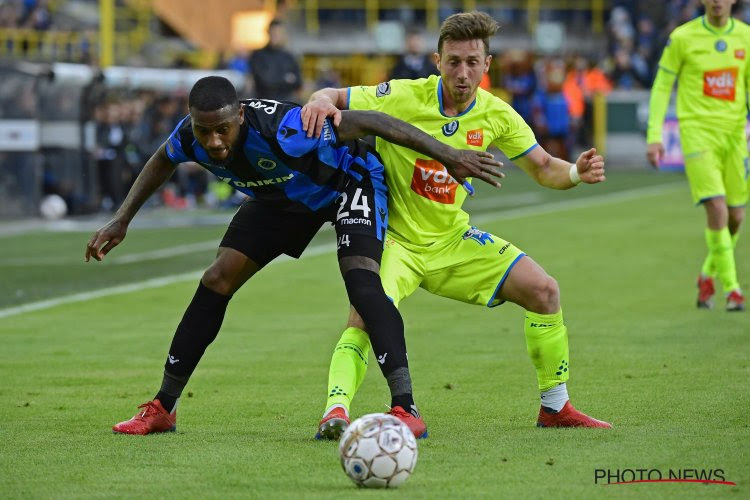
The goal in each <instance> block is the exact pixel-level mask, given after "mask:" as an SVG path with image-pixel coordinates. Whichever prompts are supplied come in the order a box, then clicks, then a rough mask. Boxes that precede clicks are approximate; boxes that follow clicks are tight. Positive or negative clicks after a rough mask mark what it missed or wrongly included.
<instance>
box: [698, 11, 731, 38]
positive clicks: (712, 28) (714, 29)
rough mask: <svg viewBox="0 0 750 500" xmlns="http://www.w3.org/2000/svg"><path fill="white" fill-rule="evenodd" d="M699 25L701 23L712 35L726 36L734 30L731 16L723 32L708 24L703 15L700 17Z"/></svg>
mask: <svg viewBox="0 0 750 500" xmlns="http://www.w3.org/2000/svg"><path fill="white" fill-rule="evenodd" d="M701 23H703V27H704V28H706V29H707V30H708V31H710V32H711V33H713V34H714V35H728V34H729V33H730V32H731V31H732V30H733V29H734V18H733V17H732V16H729V22H727V25H726V26H725V27H724V31H719V29H718V28H716V27H714V26H711V25H710V24H708V21H706V15H705V14H704V15H703V16H701Z"/></svg>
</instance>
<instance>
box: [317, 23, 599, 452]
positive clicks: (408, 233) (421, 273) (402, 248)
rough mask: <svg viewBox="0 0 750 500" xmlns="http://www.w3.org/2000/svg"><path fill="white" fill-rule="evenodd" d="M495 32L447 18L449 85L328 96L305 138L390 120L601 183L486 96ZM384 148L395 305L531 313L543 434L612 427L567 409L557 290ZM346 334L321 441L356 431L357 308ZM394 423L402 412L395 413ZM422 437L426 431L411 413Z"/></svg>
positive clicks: (434, 171) (457, 196)
mask: <svg viewBox="0 0 750 500" xmlns="http://www.w3.org/2000/svg"><path fill="white" fill-rule="evenodd" d="M496 30H497V24H496V23H495V21H494V20H493V19H492V18H491V17H489V16H488V15H486V14H483V13H479V12H472V13H461V14H455V15H452V16H450V17H449V18H447V19H446V20H445V22H444V23H443V25H442V27H441V29H440V38H439V41H438V53H437V54H435V60H436V63H437V66H438V69H439V70H440V74H441V75H440V77H438V76H431V77H429V78H426V79H419V80H392V81H390V82H388V83H381V84H380V85H377V86H373V87H351V88H348V89H346V88H344V89H330V88H329V89H323V90H320V91H318V92H316V93H314V94H313V95H312V96H311V97H310V101H309V102H308V103H307V105H306V106H305V107H304V108H303V114H302V117H303V127H304V128H305V130H307V133H308V134H315V135H317V134H318V133H319V132H320V128H321V126H322V124H323V120H324V118H326V117H333V120H334V123H337V121H338V120H339V118H340V111H339V109H347V108H349V109H359V110H378V111H383V112H386V113H389V114H392V115H394V116H397V117H399V118H401V119H402V120H404V121H406V122H408V123H411V124H412V125H414V126H416V127H417V128H420V129H422V130H424V131H425V132H427V133H428V134H432V135H433V137H435V138H437V139H438V140H440V141H442V142H444V143H446V144H449V145H451V146H454V147H457V148H471V149H476V150H482V151H484V150H486V149H487V148H488V147H489V146H490V145H494V146H496V147H498V148H499V149H501V150H502V151H503V152H504V153H505V154H506V155H507V156H508V157H509V158H510V159H511V160H513V161H514V162H515V163H516V164H518V165H519V166H520V167H521V168H522V169H523V170H524V171H525V172H526V173H527V174H528V175H530V176H531V177H532V178H533V179H534V180H535V181H536V182H538V183H539V184H541V185H542V186H545V187H549V188H554V189H569V188H572V187H573V186H575V185H577V184H578V183H580V182H586V183H589V184H594V183H597V182H601V181H603V180H604V159H603V158H602V157H601V156H599V155H597V154H596V151H595V150H594V149H591V150H589V151H586V152H585V153H583V154H581V156H580V157H579V158H578V160H577V162H576V164H570V163H569V162H567V161H564V160H561V159H559V158H553V157H552V156H550V155H549V154H548V153H547V152H546V151H544V149H542V148H541V147H540V146H539V145H538V144H537V141H536V139H535V137H534V134H533V132H532V131H531V129H530V128H529V126H528V125H527V124H526V123H525V122H524V121H523V119H522V118H521V117H520V116H519V115H518V114H517V113H516V112H515V111H514V110H513V109H512V108H511V107H510V106H509V105H508V104H506V103H505V102H503V101H502V100H500V99H499V98H497V97H495V96H493V95H492V94H490V93H488V92H485V91H484V90H481V89H479V82H480V81H481V79H482V76H483V75H484V74H485V73H486V72H487V71H488V69H489V65H490V61H491V60H492V56H490V55H489V38H490V37H491V36H492V35H493V34H494V33H495V31H496ZM376 148H377V150H378V152H379V153H380V155H381V156H382V157H383V162H384V164H385V167H386V182H387V184H388V189H389V195H390V196H389V208H390V210H389V211H390V219H389V224H388V235H387V237H386V241H385V250H384V254H383V261H382V267H381V279H382V282H383V286H384V288H385V291H386V293H387V295H388V296H389V297H391V298H392V299H393V301H394V303H395V304H396V305H398V304H399V303H400V302H401V300H402V299H404V298H406V297H408V296H409V295H411V294H412V293H413V292H414V291H415V290H416V289H417V287H422V288H423V289H425V290H427V291H429V292H431V293H434V294H436V295H440V296H443V297H448V298H452V299H455V300H459V301H462V302H467V303H470V304H477V305H482V306H487V307H494V306H497V305H500V304H502V303H503V302H505V301H510V302H514V303H516V304H518V305H520V306H521V307H523V308H524V309H525V310H526V319H525V323H524V332H525V335H526V344H527V348H528V352H529V355H530V356H531V359H532V362H533V364H534V366H535V368H536V373H537V381H538V386H539V390H540V392H541V401H542V402H541V408H540V411H539V415H538V420H537V425H539V426H541V427H569V426H582V427H611V425H610V424H608V423H606V422H602V421H599V420H596V419H593V418H591V417H589V416H587V415H585V414H583V413H581V412H579V411H577V410H576V409H575V408H574V407H573V406H572V405H571V404H570V402H569V401H568V393H567V386H566V381H567V380H568V376H569V373H570V372H569V357H568V332H567V329H566V327H565V324H564V322H563V316H562V311H561V309H560V294H559V289H558V286H557V282H556V281H555V280H554V279H553V278H552V277H550V276H549V275H547V273H546V272H545V271H544V269H542V268H541V267H540V266H539V265H538V264H537V263H536V262H534V261H533V260H532V259H531V258H530V257H528V256H526V255H525V254H524V253H523V252H522V251H521V250H520V249H519V248H517V247H516V246H514V245H513V244H511V243H509V242H507V241H505V240H503V239H502V238H500V237H498V236H496V235H494V234H490V233H486V232H484V231H481V230H480V229H477V228H476V227H474V226H472V225H471V224H470V223H469V215H468V214H467V213H466V212H464V211H463V210H462V209H461V205H462V203H463V202H464V200H465V198H466V196H467V194H466V192H464V190H463V189H459V183H458V182H457V181H456V180H455V179H453V178H452V177H451V176H450V175H449V174H448V173H447V172H446V170H445V168H443V166H442V165H441V164H440V163H438V162H437V161H435V160H432V159H430V158H425V157H423V156H421V155H418V154H414V153H412V152H411V151H409V150H407V149H404V148H401V147H399V146H395V145H393V144H390V143H388V142H385V141H381V140H379V139H378V140H377V143H376ZM347 326H348V328H347V329H346V330H345V331H344V333H343V335H342V337H341V339H340V341H339V342H338V344H337V346H336V348H335V350H334V353H333V358H332V360H331V367H330V372H329V385H328V401H327V405H326V410H325V412H324V416H323V419H322V420H321V422H320V424H319V437H323V438H328V439H334V438H337V437H338V436H339V435H340V433H341V432H342V431H343V429H345V428H346V426H347V425H348V423H349V407H350V404H351V400H352V398H353V397H354V394H355V392H356V391H357V389H358V387H359V385H360V383H361V382H362V380H363V379H364V375H365V371H366V369H367V359H368V354H369V350H370V343H369V340H368V336H367V334H366V332H365V325H364V323H363V322H362V320H361V318H360V317H359V315H358V314H357V312H356V311H355V310H354V309H352V310H351V313H350V317H349V323H348V325H347ZM391 412H392V413H393V410H391ZM405 412H409V413H410V414H411V418H409V416H408V413H407V417H406V418H403V417H402V420H405V421H407V423H409V426H410V427H411V429H412V431H413V432H414V434H415V435H416V436H417V437H422V436H426V426H425V424H424V422H423V420H422V418H421V417H420V415H419V413H418V412H417V409H416V408H406V409H405Z"/></svg>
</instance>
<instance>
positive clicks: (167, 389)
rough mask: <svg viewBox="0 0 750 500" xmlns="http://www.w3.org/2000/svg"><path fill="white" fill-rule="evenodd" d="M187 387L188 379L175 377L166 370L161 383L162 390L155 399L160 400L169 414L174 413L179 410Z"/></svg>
mask: <svg viewBox="0 0 750 500" xmlns="http://www.w3.org/2000/svg"><path fill="white" fill-rule="evenodd" d="M185 385H187V379H186V378H178V377H175V376H174V375H171V374H170V373H168V372H167V371H166V370H165V371H164V378H163V379H162V382H161V389H159V392H158V393H157V394H156V396H154V399H158V400H159V402H161V405H162V406H163V407H164V409H165V410H167V411H168V412H169V413H173V412H174V411H175V409H176V408H177V402H178V401H179V400H180V396H181V395H182V390H183V389H184V388H185Z"/></svg>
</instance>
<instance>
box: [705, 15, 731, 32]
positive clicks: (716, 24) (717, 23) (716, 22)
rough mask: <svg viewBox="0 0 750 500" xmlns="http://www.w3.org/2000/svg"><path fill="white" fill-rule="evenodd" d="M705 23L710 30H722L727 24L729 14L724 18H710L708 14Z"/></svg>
mask: <svg viewBox="0 0 750 500" xmlns="http://www.w3.org/2000/svg"><path fill="white" fill-rule="evenodd" d="M706 22H707V23H708V24H709V25H710V26H711V27H712V28H718V29H724V28H726V26H727V23H728V22H729V14H727V15H725V16H712V15H710V14H706Z"/></svg>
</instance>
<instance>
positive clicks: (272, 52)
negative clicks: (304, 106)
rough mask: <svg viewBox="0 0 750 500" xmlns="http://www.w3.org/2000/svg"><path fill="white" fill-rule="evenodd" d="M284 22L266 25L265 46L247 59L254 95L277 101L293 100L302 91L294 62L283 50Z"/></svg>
mask: <svg viewBox="0 0 750 500" xmlns="http://www.w3.org/2000/svg"><path fill="white" fill-rule="evenodd" d="M286 43H287V34H286V26H285V25H284V22H283V21H281V20H279V19H274V20H273V21H271V23H270V24H269V25H268V45H266V46H265V47H264V48H262V49H259V50H256V51H255V52H253V54H252V55H251V56H250V69H251V71H252V75H253V80H254V81H255V93H256V96H257V97H259V98H261V99H275V100H277V101H297V100H299V98H300V96H299V95H298V94H299V91H300V89H301V88H302V76H301V74H300V69H299V64H298V63H297V59H296V58H295V57H294V55H292V53H291V52H289V51H288V50H287V49H286Z"/></svg>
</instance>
